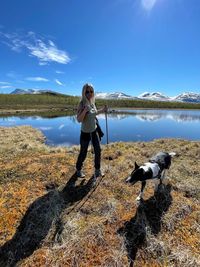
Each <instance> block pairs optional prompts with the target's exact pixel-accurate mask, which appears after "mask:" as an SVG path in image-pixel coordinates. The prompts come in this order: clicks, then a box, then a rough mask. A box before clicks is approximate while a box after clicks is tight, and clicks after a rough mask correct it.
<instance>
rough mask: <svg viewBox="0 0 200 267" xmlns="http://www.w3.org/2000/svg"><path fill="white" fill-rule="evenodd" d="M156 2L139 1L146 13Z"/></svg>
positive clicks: (155, 0)
mask: <svg viewBox="0 0 200 267" xmlns="http://www.w3.org/2000/svg"><path fill="white" fill-rule="evenodd" d="M156 2H157V0H141V3H142V6H143V8H144V9H146V10H147V11H150V10H151V9H152V8H153V7H154V6H155V4H156Z"/></svg>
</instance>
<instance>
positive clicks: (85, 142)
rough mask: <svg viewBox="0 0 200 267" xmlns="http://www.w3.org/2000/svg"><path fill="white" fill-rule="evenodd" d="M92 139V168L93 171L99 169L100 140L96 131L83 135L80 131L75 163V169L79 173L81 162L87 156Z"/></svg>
mask: <svg viewBox="0 0 200 267" xmlns="http://www.w3.org/2000/svg"><path fill="white" fill-rule="evenodd" d="M91 139H92V144H93V147H94V154H95V156H94V167H95V169H100V162H101V147H100V139H99V135H98V133H97V131H96V130H95V131H94V132H92V133H84V132H82V131H81V135H80V145H81V149H80V153H79V156H78V159H77V162H76V169H77V170H78V171H79V170H81V168H82V166H83V162H84V160H85V158H86V156H87V151H88V146H89V143H90V141H91Z"/></svg>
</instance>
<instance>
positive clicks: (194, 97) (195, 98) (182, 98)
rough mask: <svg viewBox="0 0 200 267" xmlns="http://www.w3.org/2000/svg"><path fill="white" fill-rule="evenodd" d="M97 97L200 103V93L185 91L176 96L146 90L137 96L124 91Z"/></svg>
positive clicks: (99, 94)
mask: <svg viewBox="0 0 200 267" xmlns="http://www.w3.org/2000/svg"><path fill="white" fill-rule="evenodd" d="M96 98H101V99H143V100H154V101H175V102H176V101H178V102H190V103H200V94H198V93H192V92H185V93H182V94H179V95H177V96H174V97H169V96H166V95H164V94H162V93H159V92H153V93H149V92H145V93H143V94H141V95H139V96H137V97H135V96H130V95H127V94H124V93H122V92H116V93H96Z"/></svg>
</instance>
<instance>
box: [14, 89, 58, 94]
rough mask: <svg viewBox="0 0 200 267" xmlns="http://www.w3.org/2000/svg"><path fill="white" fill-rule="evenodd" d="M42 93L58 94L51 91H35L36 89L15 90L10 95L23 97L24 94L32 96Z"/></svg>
mask: <svg viewBox="0 0 200 267" xmlns="http://www.w3.org/2000/svg"><path fill="white" fill-rule="evenodd" d="M44 93H55V94H58V93H56V92H53V91H51V90H37V89H15V90H14V91H12V92H11V93H10V94H12V95H25V94H29V95H33V94H44Z"/></svg>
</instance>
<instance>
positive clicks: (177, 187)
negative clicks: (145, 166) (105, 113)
mask: <svg viewBox="0 0 200 267" xmlns="http://www.w3.org/2000/svg"><path fill="white" fill-rule="evenodd" d="M0 137H1V138H0V142H1V146H0V182H1V183H0V216H1V220H0V245H1V248H0V266H14V265H16V266H38V267H39V266H85V267H86V266H106V267H107V266H117V267H121V266H133V265H134V266H136V267H137V266H140V267H141V266H144V267H147V266H149V267H152V266H174V267H177V266H180V267H188V266H199V264H200V259H199V255H200V253H199V252H200V251H199V240H200V238H199V237H200V230H199V223H200V210H199V175H200V166H199V164H198V161H199V156H200V155H199V151H200V143H199V142H194V141H187V140H181V139H161V140H154V141H152V142H133V143H122V142H120V143H113V144H109V145H108V146H103V147H102V165H103V168H104V170H105V172H106V176H105V178H103V180H102V181H101V183H100V184H99V186H98V187H97V188H96V190H95V191H94V192H93V193H92V194H91V196H90V197H89V198H88V199H87V201H86V202H85V204H84V205H83V206H81V203H82V202H83V201H85V199H86V198H87V197H88V195H89V194H90V192H91V190H92V189H93V188H94V185H95V184H94V183H93V177H92V174H93V171H94V170H93V156H94V155H93V154H92V153H91V151H89V152H88V157H87V160H86V162H85V165H84V168H85V173H86V178H85V179H82V180H81V179H77V178H76V177H75V176H74V175H73V174H74V171H75V167H74V166H75V163H76V159H77V154H78V152H79V147H78V146H75V147H71V148H51V147H47V146H45V145H44V137H43V135H42V134H41V133H40V132H39V131H38V130H36V129H33V128H31V127H29V126H20V127H14V128H0ZM158 151H168V152H171V151H174V152H176V153H177V156H176V157H174V158H173V160H172V166H171V168H170V170H169V171H168V172H167V174H166V176H167V179H166V180H165V183H164V185H163V186H161V187H159V190H158V192H157V193H155V194H154V185H153V182H151V181H149V182H148V184H147V186H146V189H145V194H144V200H143V201H141V202H140V203H139V204H138V203H137V202H136V201H135V198H136V196H137V195H138V192H139V190H140V184H136V185H135V186H132V187H131V186H127V185H126V184H125V183H124V180H125V177H126V176H127V175H128V174H129V173H130V172H131V170H132V169H133V167H134V162H135V161H137V163H138V164H142V163H144V162H146V161H148V159H149V157H151V156H152V155H153V154H155V153H157V152H158ZM79 207H81V208H79Z"/></svg>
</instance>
